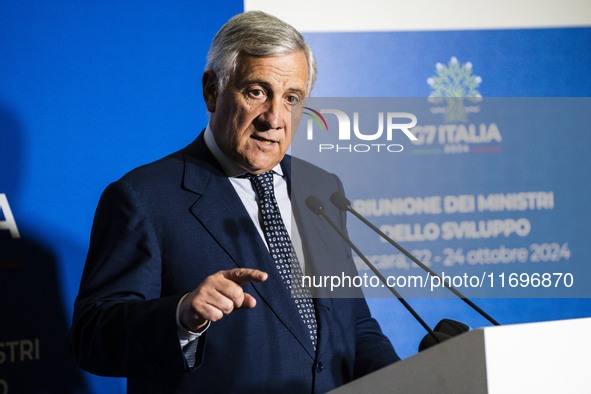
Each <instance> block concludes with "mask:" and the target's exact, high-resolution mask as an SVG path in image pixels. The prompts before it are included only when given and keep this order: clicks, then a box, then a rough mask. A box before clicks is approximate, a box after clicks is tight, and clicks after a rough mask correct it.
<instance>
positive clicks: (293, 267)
mask: <svg viewBox="0 0 591 394" xmlns="http://www.w3.org/2000/svg"><path fill="white" fill-rule="evenodd" d="M247 177H248V178H249V179H250V180H251V182H252V184H253V187H254V189H255V191H256V193H257V196H258V205H259V210H260V217H261V225H262V227H263V232H264V233H265V238H266V240H267V245H268V247H269V252H270V253H271V257H273V260H274V261H275V266H276V268H277V271H279V274H280V275H281V279H283V282H284V283H285V285H286V287H287V289H288V290H289V291H290V293H291V296H292V298H293V300H294V302H295V304H296V307H297V309H298V312H299V314H300V317H301V319H302V321H303V323H304V325H305V326H306V327H307V328H308V330H309V332H310V340H311V341H312V345H313V346H314V350H316V335H317V326H316V312H315V309H314V303H313V302H312V294H311V293H310V290H309V289H308V288H305V287H302V286H301V283H302V267H301V266H300V263H299V262H298V258H297V257H296V254H295V250H294V248H293V245H292V243H291V239H290V238H289V233H288V232H287V229H286V228H285V224H284V223H283V219H281V213H280V212H279V206H278V205H277V200H276V199H275V192H274V190H273V189H274V188H273V171H269V172H265V173H264V174H259V175H252V174H249V175H247Z"/></svg>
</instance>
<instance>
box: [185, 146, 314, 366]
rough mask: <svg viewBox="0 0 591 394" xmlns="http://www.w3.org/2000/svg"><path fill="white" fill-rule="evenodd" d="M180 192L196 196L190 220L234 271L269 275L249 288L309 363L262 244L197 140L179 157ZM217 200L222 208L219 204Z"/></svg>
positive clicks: (303, 334) (303, 332)
mask: <svg viewBox="0 0 591 394" xmlns="http://www.w3.org/2000/svg"><path fill="white" fill-rule="evenodd" d="M184 160H185V173H184V177H183V187H184V188H185V189H187V190H190V191H192V192H194V193H196V194H197V198H196V201H195V203H194V204H193V205H192V206H191V207H190V211H191V213H192V214H193V216H194V217H195V218H196V219H197V220H199V221H200V222H201V223H202V224H203V226H205V227H206V228H207V230H208V231H209V232H210V234H211V236H212V237H213V238H214V239H215V241H216V242H217V243H218V244H219V245H220V246H221V247H222V248H223V249H224V250H225V251H226V253H227V254H228V255H229V256H230V258H231V259H232V260H233V261H234V263H235V264H236V266H237V267H241V268H252V269H258V270H261V271H264V272H267V273H268V274H269V278H268V279H267V280H266V281H265V282H263V283H252V286H253V287H254V288H255V290H256V292H257V293H258V294H259V296H260V298H261V299H262V300H263V301H264V302H265V303H266V304H267V305H268V306H269V307H270V308H271V310H272V311H273V313H274V314H275V315H276V316H277V318H278V319H279V320H280V321H281V322H282V323H283V324H284V325H285V326H286V327H287V328H288V330H289V331H290V332H291V333H292V334H293V335H294V336H295V337H296V339H297V340H298V341H299V342H300V344H301V345H302V346H303V347H304V348H305V349H306V351H307V352H308V353H309V354H310V356H311V357H312V358H314V357H315V354H314V349H313V348H312V344H311V342H310V339H309V338H308V336H309V333H308V331H307V328H306V327H304V325H303V324H302V321H301V320H300V319H299V313H298V311H297V308H296V306H295V303H294V302H286V299H288V298H290V297H291V295H290V294H289V291H288V290H287V289H286V287H285V285H284V283H283V280H282V279H281V276H280V275H279V273H278V272H277V269H276V268H275V263H274V261H273V260H272V258H271V255H270V254H269V252H268V250H267V247H266V246H265V243H264V242H263V241H262V240H261V238H260V236H259V233H258V232H257V230H256V228H255V226H254V224H253V223H252V220H251V219H250V217H249V216H248V213H247V212H246V209H245V208H244V205H243V204H242V202H241V201H240V198H239V197H238V195H237V193H236V191H235V190H234V188H233V186H232V184H231V183H230V181H229V180H228V178H227V177H226V176H225V174H224V173H223V171H222V169H221V168H220V167H219V165H218V164H217V162H216V161H215V159H214V158H213V155H212V154H211V152H209V150H208V149H207V147H206V145H205V142H204V141H203V137H202V136H200V137H199V138H198V139H197V140H196V141H195V142H194V143H193V144H192V145H190V146H189V147H188V148H187V149H185V152H184ZM221 199H223V203H220V202H221V201H220V200H221Z"/></svg>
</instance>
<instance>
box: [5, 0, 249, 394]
mask: <svg viewBox="0 0 591 394" xmlns="http://www.w3.org/2000/svg"><path fill="white" fill-rule="evenodd" d="M242 9H243V5H242V1H224V2H223V3H215V2H196V1H175V2H172V3H171V2H167V3H163V2H158V1H148V2H146V1H125V2H119V1H87V2H72V1H63V0H56V1H50V2H47V1H27V2H19V1H2V2H0V193H3V194H5V196H6V200H7V202H8V205H9V208H10V210H11V212H12V213H13V215H14V220H15V222H16V225H17V226H18V230H19V232H20V236H21V238H20V239H18V240H16V239H12V237H11V234H10V232H9V231H7V230H0V237H1V238H0V239H1V240H2V243H1V244H0V247H1V249H0V296H1V300H2V301H1V302H0V393H5V392H9V393H28V392H35V393H37V392H49V393H68V392H97V393H98V392H104V393H117V392H124V391H125V385H124V381H123V380H121V379H107V378H99V377H93V376H91V375H88V374H84V375H82V374H81V372H79V371H78V369H77V368H76V367H74V366H73V365H72V360H71V357H70V355H69V353H68V352H67V347H66V343H65V335H66V330H67V326H68V324H69V321H70V318H71V314H72V306H73V301H74V298H75V296H76V293H77V290H78V283H79V280H80V276H81V273H82V268H83V264H84V263H83V262H84V259H85V255H86V248H87V245H88V236H89V232H90V226H91V223H92V218H93V212H94V209H95V208H96V203H97V201H98V198H99V196H100V193H101V192H102V190H103V189H104V187H106V185H107V184H108V183H109V182H111V181H113V180H115V179H117V178H119V177H120V176H121V175H123V174H124V173H125V172H126V171H128V170H130V169H131V168H133V167H135V166H137V165H139V164H142V163H145V162H148V161H151V160H154V159H156V158H159V157H161V156H163V155H165V154H167V153H169V152H171V151H173V150H177V149H179V148H180V147H182V146H184V145H186V144H187V143H189V142H190V141H192V140H193V139H194V138H195V136H196V135H197V134H198V133H199V132H200V131H201V129H202V128H203V127H204V126H205V124H206V121H207V117H206V109H205V106H204V105H203V103H202V102H203V100H202V98H201V73H202V70H203V67H204V65H205V57H206V54H207V49H208V48H209V44H210V43H211V40H212V38H213V36H214V35H215V33H216V32H217V30H218V29H219V28H220V27H221V25H222V24H223V23H224V22H225V21H227V20H228V19H229V18H230V17H231V16H232V15H234V14H236V13H238V12H241V11H242ZM5 211H6V204H5V205H4V206H3V209H2V212H3V213H2V214H0V220H3V221H5V220H6V219H5V214H4V212H5Z"/></svg>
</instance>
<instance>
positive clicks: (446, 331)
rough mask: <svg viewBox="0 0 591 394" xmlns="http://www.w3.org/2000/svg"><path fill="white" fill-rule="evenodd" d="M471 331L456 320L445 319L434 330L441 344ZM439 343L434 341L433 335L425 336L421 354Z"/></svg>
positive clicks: (420, 347)
mask: <svg viewBox="0 0 591 394" xmlns="http://www.w3.org/2000/svg"><path fill="white" fill-rule="evenodd" d="M468 331H470V327H468V326H467V325H465V324H464V323H460V322H459V321H456V320H451V319H443V320H441V321H440V322H439V323H437V325H436V326H435V328H434V329H433V332H434V333H435V336H436V337H437V339H439V343H441V342H443V341H446V340H448V339H450V338H453V337H455V336H458V335H460V334H463V333H465V332H468ZM437 343H438V342H435V341H433V337H432V336H431V335H425V337H424V338H423V340H422V341H421V343H420V344H419V352H422V351H423V350H425V349H428V348H430V347H431V346H434V345H437Z"/></svg>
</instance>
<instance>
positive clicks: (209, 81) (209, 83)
mask: <svg viewBox="0 0 591 394" xmlns="http://www.w3.org/2000/svg"><path fill="white" fill-rule="evenodd" d="M201 84H202V86H203V99H204V100H205V106H206V107H207V110H208V111H209V112H212V113H213V112H215V105H216V101H217V79H216V77H215V73H214V72H213V71H211V70H209V71H206V72H204V73H203V77H202V78H201Z"/></svg>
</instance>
